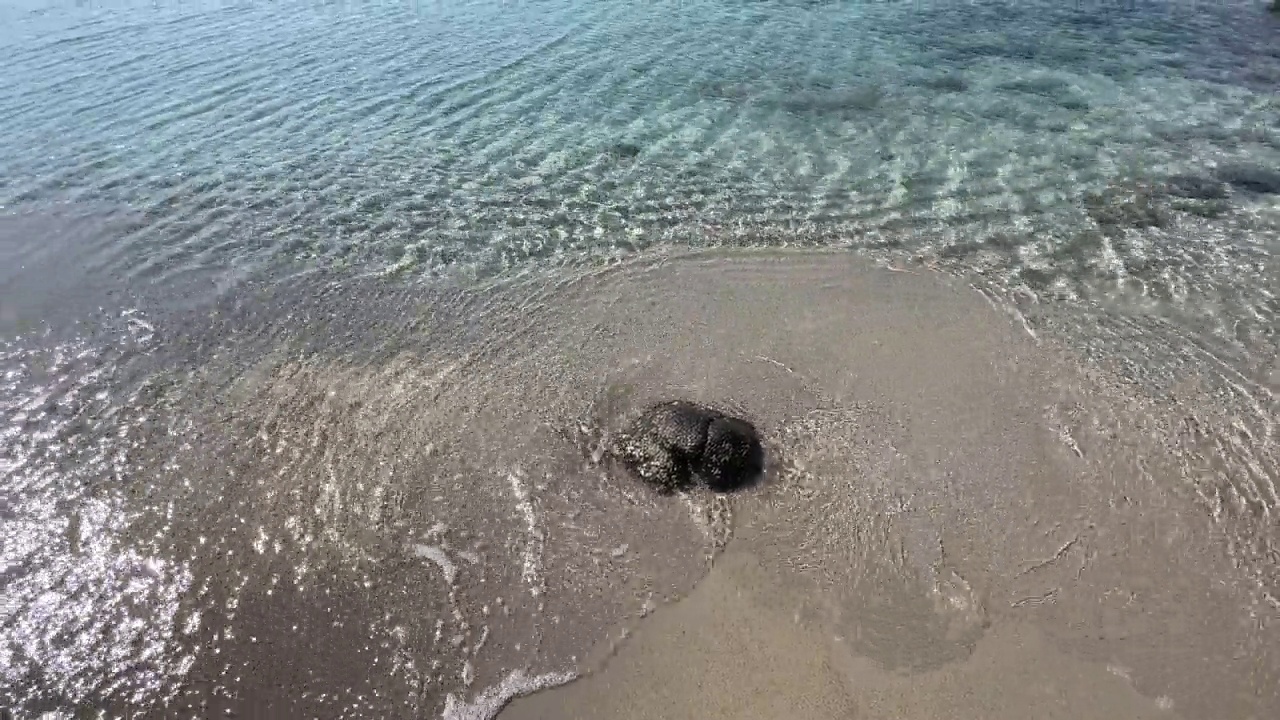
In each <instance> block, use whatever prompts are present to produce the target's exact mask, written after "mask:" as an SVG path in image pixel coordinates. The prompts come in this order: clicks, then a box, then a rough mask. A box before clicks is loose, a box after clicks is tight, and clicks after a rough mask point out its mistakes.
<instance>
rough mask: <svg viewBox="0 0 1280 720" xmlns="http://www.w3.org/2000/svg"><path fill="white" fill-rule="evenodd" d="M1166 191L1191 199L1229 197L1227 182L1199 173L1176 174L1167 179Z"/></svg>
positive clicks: (1220, 198) (1175, 195) (1221, 198)
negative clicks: (1203, 176)
mask: <svg viewBox="0 0 1280 720" xmlns="http://www.w3.org/2000/svg"><path fill="white" fill-rule="evenodd" d="M1165 191H1166V192H1168V193H1169V194H1170V195H1173V196H1174V197H1180V198H1188V199H1191V200H1223V199H1225V198H1226V197H1227V186H1226V184H1225V183H1221V182H1218V181H1217V180H1211V179H1209V178H1202V177H1200V176H1198V175H1174V176H1172V177H1170V178H1169V179H1168V180H1165Z"/></svg>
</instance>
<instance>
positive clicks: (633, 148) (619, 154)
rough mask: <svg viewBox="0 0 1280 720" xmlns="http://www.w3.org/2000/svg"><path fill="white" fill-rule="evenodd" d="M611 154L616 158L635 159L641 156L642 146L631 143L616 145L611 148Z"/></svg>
mask: <svg viewBox="0 0 1280 720" xmlns="http://www.w3.org/2000/svg"><path fill="white" fill-rule="evenodd" d="M609 154H610V155H612V156H613V157H615V158H633V157H636V156H638V155H639V154H640V146H639V145H636V144H635V143H629V142H620V143H614V144H613V145H611V146H609Z"/></svg>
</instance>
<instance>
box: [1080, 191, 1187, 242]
mask: <svg viewBox="0 0 1280 720" xmlns="http://www.w3.org/2000/svg"><path fill="white" fill-rule="evenodd" d="M1084 203H1085V209H1086V210H1087V211H1088V213H1089V217H1091V218H1093V221H1094V222H1096V223H1098V225H1099V227H1101V228H1102V229H1103V230H1104V231H1105V232H1112V231H1116V230H1120V229H1123V228H1149V227H1164V226H1165V225H1166V224H1167V223H1168V219H1167V217H1166V215H1165V212H1164V210H1163V209H1162V208H1161V207H1160V203H1159V202H1158V200H1157V198H1156V195H1155V193H1154V192H1152V190H1151V188H1148V187H1145V186H1138V187H1134V188H1132V189H1130V190H1128V191H1125V190H1123V189H1121V188H1116V187H1109V188H1107V189H1106V190H1104V191H1103V192H1101V193H1089V194H1088V195H1086V196H1085V199H1084Z"/></svg>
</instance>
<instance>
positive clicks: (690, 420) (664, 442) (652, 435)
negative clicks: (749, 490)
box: [612, 400, 764, 493]
mask: <svg viewBox="0 0 1280 720" xmlns="http://www.w3.org/2000/svg"><path fill="white" fill-rule="evenodd" d="M612 449H613V454H614V455H615V456H616V457H617V459H618V460H620V461H621V462H622V464H623V465H625V466H626V467H627V468H628V469H629V470H631V472H633V473H635V474H636V475H637V476H639V477H640V478H641V479H642V480H644V481H645V482H648V483H651V484H653V485H654V486H656V487H657V488H658V489H659V490H660V491H662V492H663V493H671V492H675V491H676V490H681V489H685V488H688V487H690V486H691V485H693V484H694V483H695V482H696V481H698V480H701V481H702V482H703V483H705V484H706V485H707V486H708V487H710V488H711V489H713V490H717V491H729V490H736V489H738V488H741V487H743V486H745V485H748V484H750V483H751V482H753V481H754V480H755V479H756V478H757V477H759V475H760V474H761V472H762V471H763V469H764V449H763V447H762V446H761V443H760V436H759V433H758V432H757V431H756V428H755V426H754V425H752V424H751V423H750V422H748V421H746V420H743V419H741V418H737V417H733V416H731V415H726V414H724V413H722V412H720V411H719V410H716V409H714V408H711V407H707V406H705V405H701V404H698V403H695V402H690V401H686V400H672V401H666V402H661V403H658V404H656V405H652V406H650V407H649V408H648V409H646V410H645V411H644V412H643V413H642V414H641V415H640V417H638V418H636V420H635V421H634V422H632V423H631V425H630V426H629V427H628V428H627V429H626V430H625V431H624V432H623V433H622V435H621V437H619V438H618V440H617V441H616V442H615V443H614V447H613V448H612Z"/></svg>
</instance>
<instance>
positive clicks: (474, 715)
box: [440, 670, 578, 720]
mask: <svg viewBox="0 0 1280 720" xmlns="http://www.w3.org/2000/svg"><path fill="white" fill-rule="evenodd" d="M577 677H578V674H577V673H575V672H558V673H546V674H543V675H536V676H534V677H529V675H528V674H527V673H526V672H525V671H524V670H516V671H514V672H512V673H511V674H510V675H507V677H506V679H505V680H503V681H502V682H500V683H498V684H497V685H493V686H491V687H488V688H485V690H484V691H483V692H481V693H480V694H479V695H477V696H476V697H475V698H474V699H473V700H471V702H466V701H464V700H459V699H458V697H457V696H456V695H454V694H452V693H450V694H449V696H448V697H447V698H446V699H445V702H444V714H443V715H441V716H440V720H493V719H494V718H496V717H497V716H498V713H499V712H500V711H501V710H502V708H504V707H506V705H507V703H509V702H511V701H512V700H514V699H516V698H518V697H521V696H524V695H529V694H531V693H535V692H538V691H539V690H546V689H547V688H553V687H556V686H557V685H564V684H565V683H567V682H570V681H572V680H575V679H577Z"/></svg>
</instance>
